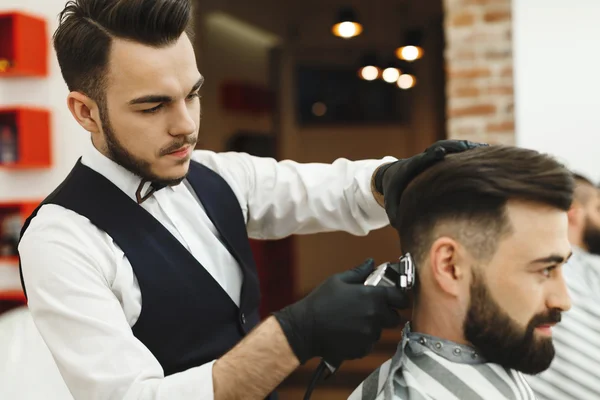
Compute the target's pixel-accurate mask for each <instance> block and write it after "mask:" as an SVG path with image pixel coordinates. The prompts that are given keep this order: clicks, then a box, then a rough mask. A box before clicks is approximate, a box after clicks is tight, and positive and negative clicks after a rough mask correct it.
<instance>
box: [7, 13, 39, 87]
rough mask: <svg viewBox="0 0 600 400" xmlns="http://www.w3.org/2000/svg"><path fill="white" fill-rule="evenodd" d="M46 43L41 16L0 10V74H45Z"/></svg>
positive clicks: (24, 75) (14, 75)
mask: <svg viewBox="0 0 600 400" xmlns="http://www.w3.org/2000/svg"><path fill="white" fill-rule="evenodd" d="M48 43H49V39H48V33H47V26H46V21H45V20H44V19H42V18H39V17H36V16H33V15H30V14H27V13H23V12H19V11H13V12H3V13H0V77H45V76H47V75H48Z"/></svg>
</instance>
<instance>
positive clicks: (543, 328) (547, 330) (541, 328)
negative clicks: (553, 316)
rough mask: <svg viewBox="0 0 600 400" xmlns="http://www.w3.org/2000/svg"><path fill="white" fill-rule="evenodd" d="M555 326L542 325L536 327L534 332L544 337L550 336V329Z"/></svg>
mask: <svg viewBox="0 0 600 400" xmlns="http://www.w3.org/2000/svg"><path fill="white" fill-rule="evenodd" d="M554 325H556V324H555V323H552V324H542V325H538V326H537V327H536V328H535V330H536V331H538V332H540V333H542V334H544V335H552V327H553V326H554Z"/></svg>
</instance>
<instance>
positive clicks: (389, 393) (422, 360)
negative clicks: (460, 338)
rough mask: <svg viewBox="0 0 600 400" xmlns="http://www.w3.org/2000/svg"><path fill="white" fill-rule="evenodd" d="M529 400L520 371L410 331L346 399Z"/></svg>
mask: <svg viewBox="0 0 600 400" xmlns="http://www.w3.org/2000/svg"><path fill="white" fill-rule="evenodd" d="M507 399H508V400H532V399H535V395H534V393H533V391H532V390H531V388H530V387H529V385H528V384H527V382H526V381H525V379H524V378H523V376H522V375H521V373H520V372H517V371H514V370H510V369H505V368H503V367H501V366H499V365H497V364H492V363H487V362H485V360H483V359H482V358H481V356H479V355H478V354H477V352H476V351H475V350H474V349H473V348H472V347H469V346H464V345H460V344H456V343H453V342H450V341H448V340H444V339H439V338H436V337H433V336H429V335H423V334H419V333H414V332H411V331H410V325H409V324H406V326H405V327H404V331H403V335H402V341H401V343H400V344H399V345H398V350H397V351H396V354H395V355H394V357H393V358H392V359H391V360H388V361H387V362H385V363H384V364H383V365H381V366H380V367H379V368H378V369H377V370H375V371H374V372H373V373H372V374H371V375H370V376H369V377H368V378H367V379H366V380H365V381H363V382H362V383H361V384H360V385H359V386H358V387H357V388H356V389H355V390H354V392H353V393H352V394H351V395H350V397H349V398H348V400H507Z"/></svg>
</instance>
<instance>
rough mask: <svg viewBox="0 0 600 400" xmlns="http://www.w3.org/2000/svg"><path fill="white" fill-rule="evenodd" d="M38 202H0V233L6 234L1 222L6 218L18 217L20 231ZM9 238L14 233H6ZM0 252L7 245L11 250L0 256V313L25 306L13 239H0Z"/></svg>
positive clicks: (25, 301) (4, 226) (4, 225)
mask: <svg viewBox="0 0 600 400" xmlns="http://www.w3.org/2000/svg"><path fill="white" fill-rule="evenodd" d="M39 203H40V202H39V201H23V202H18V201H16V202H0V228H1V231H0V233H1V234H2V235H5V234H6V233H7V232H6V230H5V228H7V226H6V225H7V224H4V223H3V222H4V221H6V219H7V218H11V217H12V216H15V215H18V216H19V219H20V221H19V226H18V227H17V228H18V229H19V230H20V227H21V226H22V225H23V223H24V222H25V219H27V217H29V216H30V215H31V213H32V212H33V210H35V209H36V208H37V206H38V205H39ZM8 225H10V226H9V227H8V228H10V229H8V230H13V229H12V228H13V226H12V225H14V224H8ZM8 233H9V234H10V236H11V237H12V236H14V232H8ZM0 239H2V240H0V250H2V251H4V250H5V249H6V247H7V246H5V245H6V244H7V243H9V246H8V248H9V249H10V250H11V251H10V254H7V255H6V254H0V313H1V312H2V310H3V309H4V310H5V311H6V310H7V309H10V308H13V307H15V306H17V305H18V304H27V300H26V298H25V294H24V293H23V289H22V287H21V279H20V276H19V257H18V255H17V254H16V247H14V245H13V242H14V238H13V239H11V240H9V241H8V242H6V241H5V239H6V238H5V237H0Z"/></svg>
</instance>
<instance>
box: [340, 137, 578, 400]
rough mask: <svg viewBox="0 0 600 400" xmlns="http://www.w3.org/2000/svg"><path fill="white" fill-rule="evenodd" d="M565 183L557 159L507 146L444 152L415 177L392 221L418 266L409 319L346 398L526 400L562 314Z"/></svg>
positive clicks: (569, 193) (569, 181)
mask: <svg viewBox="0 0 600 400" xmlns="http://www.w3.org/2000/svg"><path fill="white" fill-rule="evenodd" d="M573 185H574V184H573V177H572V174H571V173H570V171H569V170H567V169H566V168H565V167H564V166H562V165H561V164H559V163H558V162H557V161H555V160H554V159H553V158H551V157H549V156H547V155H544V154H540V153H538V152H536V151H533V150H528V149H521V148H516V147H508V146H506V147H504V146H494V147H488V148H480V149H475V150H472V151H469V152H465V153H461V154H456V155H450V156H448V157H446V158H445V159H444V160H443V161H441V162H440V163H438V164H437V165H434V166H432V167H431V168H430V169H428V170H427V171H425V172H423V173H422V174H420V175H419V176H418V177H417V178H415V179H414V181H413V182H412V183H411V184H410V185H409V186H408V187H407V188H406V190H405V191H404V193H403V195H402V198H401V199H400V200H399V207H398V216H397V219H396V221H395V224H394V226H395V227H396V229H397V230H398V232H399V236H400V243H401V247H402V251H403V252H408V253H410V254H411V255H412V257H413V259H414V262H415V265H416V271H417V279H416V286H415V288H414V306H413V313H412V320H411V322H409V323H407V324H406V326H405V328H404V331H403V338H402V341H401V343H400V344H399V346H398V349H397V352H396V354H395V355H394V356H393V358H392V359H391V360H388V361H387V362H385V363H384V364H383V365H382V366H380V367H379V368H378V369H377V370H376V371H375V372H373V373H372V374H371V375H370V376H369V377H368V378H367V379H366V380H365V381H364V382H363V383H361V385H359V387H358V388H357V389H356V390H355V391H354V392H353V393H352V395H351V396H350V398H349V399H350V400H375V399H377V400H384V399H385V400H400V399H402V400H434V399H435V400H441V399H443V400H505V399H509V400H532V399H534V398H535V397H534V394H533V391H532V390H531V388H529V386H528V385H527V383H526V381H525V379H524V377H523V374H533V373H538V372H541V371H543V370H545V369H546V368H548V366H549V365H550V363H551V361H552V359H553V357H554V347H553V345H552V330H553V329H554V327H555V325H556V324H557V323H559V322H560V321H561V315H562V314H563V312H564V311H567V310H568V309H569V308H570V300H569V295H568V292H567V287H566V284H565V282H564V280H563V277H562V269H563V265H564V264H565V263H566V261H567V260H568V259H569V257H570V256H571V245H570V244H569V240H568V236H569V235H568V221H567V220H568V216H567V212H568V210H569V207H570V206H571V202H572V197H573ZM559 325H560V324H559Z"/></svg>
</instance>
